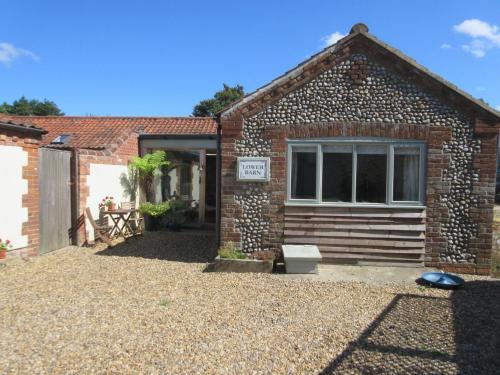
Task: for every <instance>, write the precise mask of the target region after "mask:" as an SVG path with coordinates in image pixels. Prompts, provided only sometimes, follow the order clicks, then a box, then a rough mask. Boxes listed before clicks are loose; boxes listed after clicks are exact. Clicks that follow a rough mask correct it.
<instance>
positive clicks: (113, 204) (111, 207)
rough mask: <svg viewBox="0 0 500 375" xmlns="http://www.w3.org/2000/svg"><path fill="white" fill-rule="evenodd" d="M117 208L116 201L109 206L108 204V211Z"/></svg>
mask: <svg viewBox="0 0 500 375" xmlns="http://www.w3.org/2000/svg"><path fill="white" fill-rule="evenodd" d="M114 210H116V204H115V203H111V204H110V205H109V206H108V211H114Z"/></svg>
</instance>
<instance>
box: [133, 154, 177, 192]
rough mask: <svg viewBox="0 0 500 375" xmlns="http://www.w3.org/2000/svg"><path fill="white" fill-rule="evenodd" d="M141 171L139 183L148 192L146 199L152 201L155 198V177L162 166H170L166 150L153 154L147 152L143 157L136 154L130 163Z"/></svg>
mask: <svg viewBox="0 0 500 375" xmlns="http://www.w3.org/2000/svg"><path fill="white" fill-rule="evenodd" d="M130 164H131V166H132V168H135V169H136V170H137V172H138V173H139V183H140V185H141V187H142V189H143V190H144V193H145V194H146V199H147V200H148V201H149V202H151V201H153V200H154V191H153V179H154V176H155V175H156V174H157V173H160V170H161V168H163V167H168V166H169V165H170V161H168V160H167V155H166V153H165V151H155V152H153V153H152V154H146V155H144V156H143V157H140V156H136V157H134V158H133V159H132V162H131V163H130Z"/></svg>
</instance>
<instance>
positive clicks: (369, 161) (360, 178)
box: [356, 146, 387, 203]
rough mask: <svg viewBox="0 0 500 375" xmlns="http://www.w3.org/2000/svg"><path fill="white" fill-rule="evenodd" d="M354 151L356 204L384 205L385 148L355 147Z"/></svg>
mask: <svg viewBox="0 0 500 375" xmlns="http://www.w3.org/2000/svg"><path fill="white" fill-rule="evenodd" d="M356 151H357V160H358V162H357V173H356V202H358V203H385V201H386V178H387V177H386V176H387V147H386V146H356Z"/></svg>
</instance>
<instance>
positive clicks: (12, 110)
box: [0, 96, 64, 116]
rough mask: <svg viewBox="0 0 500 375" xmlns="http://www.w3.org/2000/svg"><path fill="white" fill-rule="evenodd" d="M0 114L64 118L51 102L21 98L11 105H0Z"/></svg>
mask: <svg viewBox="0 0 500 375" xmlns="http://www.w3.org/2000/svg"><path fill="white" fill-rule="evenodd" d="M0 113H6V114H9V115H19V116H64V113H63V112H62V111H61V110H60V109H59V107H58V106H57V104H56V103H54V102H53V101H50V100H47V99H44V100H43V101H40V100H37V99H31V100H28V99H26V97H24V96H22V97H21V98H19V99H18V100H14V102H12V104H9V103H7V102H3V104H2V105H0Z"/></svg>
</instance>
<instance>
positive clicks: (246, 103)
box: [217, 23, 500, 121]
mask: <svg viewBox="0 0 500 375" xmlns="http://www.w3.org/2000/svg"><path fill="white" fill-rule="evenodd" d="M359 40H363V41H368V42H371V44H372V45H374V46H375V47H378V48H379V49H381V50H383V52H382V53H383V54H384V55H388V56H391V57H392V58H396V59H398V61H401V62H403V63H406V64H407V67H408V69H409V70H411V71H412V72H413V73H419V74H420V75H421V76H423V78H425V79H427V80H429V81H432V83H433V84H438V85H441V87H444V88H445V89H447V90H448V91H449V92H451V93H452V94H454V95H456V96H458V97H460V98H461V99H463V100H465V101H466V102H467V104H470V105H472V106H473V107H474V108H475V109H476V110H478V111H481V112H482V113H485V114H486V115H488V116H490V117H493V118H495V119H496V120H497V121H498V120H500V111H497V110H495V109H493V108H491V107H490V106H489V105H487V104H486V103H485V102H483V101H481V100H479V99H476V98H474V97H473V96H472V95H470V94H468V93H466V92H465V91H463V90H461V89H460V88H458V87H457V86H456V85H454V84H452V83H451V82H449V81H447V80H445V79H444V78H442V77H441V76H439V75H437V74H435V73H433V72H431V71H430V70H429V69H427V68H425V67H424V66H422V65H420V64H419V63H417V62H416V61H415V60H413V59H412V58H411V57H409V56H407V55H405V54H404V53H402V52H401V51H399V50H398V49H396V48H393V47H391V46H389V45H388V44H387V43H385V42H382V41H381V40H379V39H378V38H376V37H375V36H373V35H372V34H370V33H368V27H367V26H366V25H364V24H362V23H358V24H356V25H354V26H353V27H352V29H351V31H350V33H349V34H348V35H347V36H345V37H344V38H342V39H340V40H339V41H338V42H337V43H335V44H333V45H331V46H328V47H326V48H325V49H323V50H322V51H320V52H318V53H317V54H315V55H313V56H312V57H310V58H309V59H307V60H305V61H304V62H302V63H300V64H299V65H297V66H296V67H295V68H293V69H291V70H289V71H287V72H286V73H284V74H283V75H281V76H279V77H278V78H276V79H274V80H273V81H271V82H270V83H268V84H266V85H264V86H262V87H260V88H258V89H257V90H255V91H253V92H251V93H249V94H247V95H245V96H244V97H243V98H241V99H239V100H237V101H235V102H234V103H232V104H230V105H229V106H228V107H226V108H225V109H223V110H221V111H220V112H219V113H218V114H217V115H218V116H224V117H226V116H230V115H231V114H233V113H235V112H238V111H240V110H241V109H243V108H245V107H252V106H253V105H254V104H255V102H257V101H259V100H262V98H264V100H266V99H271V100H273V99H274V100H275V99H276V98H277V97H279V96H280V95H281V94H282V93H283V92H285V91H286V90H287V88H288V87H290V86H292V85H294V84H295V83H297V82H301V81H306V80H308V79H312V78H313V77H312V76H311V74H309V73H310V72H308V70H310V69H311V67H312V66H314V65H317V64H328V63H329V61H330V60H329V56H330V55H332V54H336V53H339V52H341V51H343V50H344V48H345V47H347V46H349V45H351V44H353V43H354V42H355V41H359ZM250 111H251V109H250Z"/></svg>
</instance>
